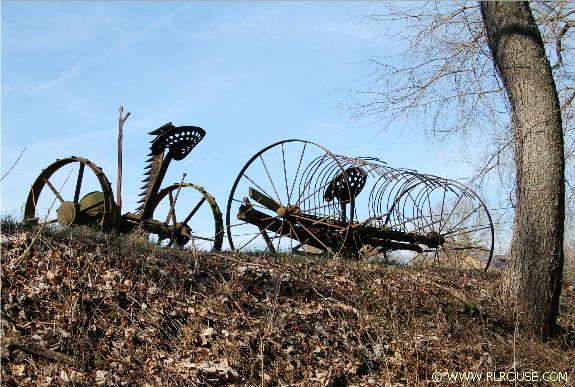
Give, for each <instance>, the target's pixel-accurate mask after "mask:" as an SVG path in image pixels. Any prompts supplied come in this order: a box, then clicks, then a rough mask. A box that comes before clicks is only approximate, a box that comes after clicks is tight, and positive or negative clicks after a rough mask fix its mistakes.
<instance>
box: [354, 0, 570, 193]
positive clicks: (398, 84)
mask: <svg viewBox="0 0 575 387" xmlns="http://www.w3.org/2000/svg"><path fill="white" fill-rule="evenodd" d="M531 6H532V9H533V14H534V17H535V20H536V22H537V24H538V25H539V26H540V29H541V36H542V39H543V42H544V44H545V50H546V53H547V56H548V57H549V58H550V61H551V64H552V69H553V77H554V79H555V83H556V85H557V91H558V94H559V100H560V104H561V109H562V116H563V129H564V132H565V141H566V145H567V146H566V152H567V153H566V158H567V160H568V161H570V160H572V159H574V158H575V155H574V154H573V152H574V150H575V147H574V146H573V145H575V101H574V99H575V39H574V37H575V3H573V2H572V1H555V2H536V3H532V4H531ZM383 7H384V10H383V12H382V13H380V14H372V15H369V16H366V19H367V20H368V21H370V22H372V23H373V24H374V26H375V27H376V28H378V29H380V28H383V29H384V30H383V32H382V33H381V37H382V38H384V39H386V40H388V41H394V42H398V43H399V44H398V46H402V47H405V50H403V51H401V52H399V53H398V54H397V55H389V56H385V57H384V56H380V57H376V56H374V57H371V58H369V59H368V60H367V64H368V66H369V70H368V71H369V75H370V77H369V78H370V79H371V80H372V81H373V83H372V84H371V86H370V87H368V88H366V89H365V90H361V91H357V90H353V91H350V94H349V95H350V104H351V106H350V107H351V111H353V112H354V117H355V118H360V119H368V120H372V121H373V122H376V123H377V125H378V126H379V127H380V128H381V129H382V130H384V129H386V128H388V127H389V126H390V125H391V124H392V123H397V122H398V119H399V118H402V119H404V120H403V122H404V123H405V124H404V125H409V126H410V128H413V127H414V126H416V124H415V123H417V122H426V123H428V122H429V117H432V122H431V126H430V127H427V128H425V131H426V133H427V134H429V135H430V137H432V138H433V139H435V140H437V141H443V140H446V139H448V138H453V137H455V138H457V139H459V140H464V141H468V142H471V143H473V142H476V141H479V140H481V141H483V142H487V143H488V144H489V145H488V146H487V148H486V149H484V150H483V152H482V154H481V155H480V157H478V159H479V160H482V161H483V162H482V163H480V164H478V165H477V168H476V175H475V176H474V177H475V180H476V181H478V182H480V181H481V180H482V179H483V178H484V177H485V176H486V175H488V174H489V173H490V172H494V171H496V172H499V173H500V174H501V177H502V179H503V181H504V182H507V183H508V184H511V185H513V173H512V171H513V166H514V163H513V146H512V144H513V139H512V131H511V121H510V111H511V107H510V105H509V103H508V100H507V97H506V95H505V89H504V87H503V85H502V83H501V80H500V78H499V76H498V74H497V72H496V71H495V68H494V66H493V63H494V62H493V57H492V54H491V51H490V49H489V46H488V44H487V36H486V32H485V28H484V25H483V20H482V17H481V12H480V7H479V4H478V3H469V2H459V3H454V2H436V3H429V2H427V3H410V4H408V5H407V6H406V5H405V4H398V3H393V2H392V3H385V4H384V5H383ZM382 26H383V27H382ZM406 63H407V64H408V65H405V64H406ZM454 113H455V114H454ZM405 118H409V119H408V120H405ZM569 171H572V172H571V173H568V176H570V177H575V169H574V168H573V164H571V163H570V164H569ZM571 186H573V184H572V185H571Z"/></svg>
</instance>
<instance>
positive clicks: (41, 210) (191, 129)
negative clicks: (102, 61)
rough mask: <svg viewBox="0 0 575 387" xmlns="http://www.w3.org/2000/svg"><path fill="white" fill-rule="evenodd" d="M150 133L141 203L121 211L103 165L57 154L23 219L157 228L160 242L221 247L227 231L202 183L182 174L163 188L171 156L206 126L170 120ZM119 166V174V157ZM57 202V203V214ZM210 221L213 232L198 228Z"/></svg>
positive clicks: (177, 156)
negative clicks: (60, 156) (61, 157)
mask: <svg viewBox="0 0 575 387" xmlns="http://www.w3.org/2000/svg"><path fill="white" fill-rule="evenodd" d="M128 114H129V113H128ZM120 115H122V108H120ZM120 117H121V116H120ZM126 118H127V116H126ZM123 120H125V118H124V119H123ZM122 123H123V121H122V118H121V123H120V140H119V141H120V143H121V124H122ZM149 134H150V135H152V136H154V138H153V140H152V141H151V143H152V144H151V146H150V154H148V157H149V159H148V160H147V162H148V163H149V164H148V166H147V167H146V171H145V173H144V177H145V178H144V180H143V183H145V184H144V186H143V187H142V188H141V190H142V192H141V193H140V196H142V198H141V200H140V201H139V202H138V203H140V206H139V207H138V208H137V209H136V210H135V212H134V213H130V212H128V213H125V214H121V204H120V205H119V204H117V202H118V203H121V196H120V195H119V194H118V200H117V202H116V201H115V200H114V195H113V192H112V188H111V184H110V182H109V180H108V179H107V177H106V175H104V172H102V169H101V168H100V167H98V166H97V165H96V164H94V163H92V162H91V161H90V160H88V159H85V158H82V157H76V156H72V157H68V158H65V159H60V160H57V161H56V162H54V163H53V164H51V165H49V166H48V167H47V168H45V169H44V170H43V171H42V173H41V174H40V175H39V176H38V177H37V179H36V181H35V182H34V184H33V185H32V188H31V190H30V193H29V194H28V199H27V201H26V206H25V209H24V220H25V221H27V222H34V223H37V222H47V223H57V224H59V225H61V226H71V225H88V226H92V227H97V228H99V229H101V230H102V231H105V232H109V231H117V232H128V231H131V230H134V229H136V228H140V229H142V230H143V231H145V232H148V233H150V234H154V235H155V236H156V237H157V242H158V243H159V244H164V245H167V246H171V245H176V246H191V245H193V246H194V247H196V248H200V249H205V250H220V249H221V247H222V242H223V235H224V231H223V221H222V214H221V212H220V210H219V208H218V205H217V203H216V201H215V199H214V198H213V197H212V196H211V195H210V194H209V193H208V192H207V191H206V190H205V189H204V188H202V187H200V186H199V185H196V184H192V183H186V182H184V181H183V179H182V181H181V182H180V183H175V184H172V185H170V186H168V187H165V188H163V189H161V187H162V182H163V180H164V176H165V174H166V171H167V169H168V167H169V165H170V162H171V161H172V160H183V159H184V158H185V157H186V156H187V155H188V154H189V153H190V152H191V151H192V150H193V149H194V147H195V146H196V145H198V143H199V142H200V141H201V140H202V139H203V137H204V136H205V131H204V130H203V129H202V128H199V127H195V126H178V127H176V126H174V125H172V123H171V122H170V123H167V124H165V125H163V126H162V127H160V128H158V129H156V130H154V131H152V132H150V133H149ZM119 159H120V160H121V147H120V152H119ZM118 168H119V171H118V175H119V176H121V162H120V163H119V166H118ZM184 177H185V174H184ZM120 182H121V178H120V177H119V178H118V183H120ZM118 186H120V184H118ZM53 206H57V207H56V208H57V209H56V211H55V216H54V215H53V214H52V213H53V212H52V211H51V210H52V207H53ZM207 222H213V224H214V226H213V228H212V230H213V232H212V231H209V232H203V231H202V233H199V232H198V230H205V227H204V226H205V224H206V223H207ZM196 225H198V226H199V227H196Z"/></svg>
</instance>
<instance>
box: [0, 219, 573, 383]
mask: <svg viewBox="0 0 575 387" xmlns="http://www.w3.org/2000/svg"><path fill="white" fill-rule="evenodd" d="M2 232H3V235H2V331H3V336H2V383H3V385H6V386H10V385H13V386H16V385H18V386H23V385H30V386H35V385H61V384H67V383H73V384H78V385H124V386H127V385H145V384H147V385H164V386H174V385H202V384H203V385H228V384H234V385H235V384H240V385H241V384H243V385H266V386H279V385H298V386H299V385H302V386H315V385H317V386H328V385H329V386H346V385H361V386H367V385H398V386H399V385H414V384H415V385H427V384H433V383H431V380H432V375H433V373H434V372H436V371H438V372H445V371H449V372H457V371H462V372H467V371H478V372H483V373H486V372H500V371H501V372H507V371H512V370H514V368H515V369H516V370H517V371H520V372H526V371H537V372H540V373H543V372H545V371H555V372H563V373H565V372H566V373H567V374H568V375H569V378H570V379H569V380H570V381H569V382H567V383H572V382H573V381H574V380H575V362H573V359H575V340H574V339H573V337H574V336H575V327H574V322H575V292H574V290H573V279H572V278H567V280H566V281H565V282H566V283H565V285H564V289H563V293H562V294H563V296H562V297H563V299H562V314H561V324H562V326H563V327H564V328H565V329H566V331H567V332H566V333H565V334H564V335H563V336H562V337H560V338H558V339H556V340H554V341H551V342H547V343H542V342H539V341H533V340H531V339H527V338H523V337H520V336H519V335H514V325H513V321H511V320H510V317H509V313H507V312H506V311H504V310H502V307H501V306H500V298H499V297H500V294H499V291H498V289H499V288H498V285H499V281H500V279H499V274H498V273H496V272H495V273H491V274H489V275H486V276H485V275H479V274H477V273H471V272H452V271H446V270H444V271H440V270H425V271H423V270H420V271H418V270H415V269H411V268H403V267H399V266H393V265H383V264H377V263H365V262H350V261H343V260H334V259H311V258H304V257H288V256H264V255H239V254H235V253H230V252H224V253H199V252H194V251H189V250H188V251H181V250H175V249H169V250H167V249H159V248H156V247H155V246H154V245H151V244H149V243H147V242H146V241H145V240H144V238H143V237H138V236H135V235H131V236H114V235H112V236H107V235H101V234H98V233H95V232H94V231H91V230H85V229H81V228H76V229H71V230H68V231H59V232H56V231H52V232H50V231H43V232H39V233H38V232H37V231H36V230H29V231H24V230H22V228H21V227H20V226H18V225H15V224H3V230H2ZM32 242H34V243H33V244H32V247H31V248H30V249H29V250H28V251H27V248H28V246H30V244H31V243H32ZM567 383H564V382H562V383H559V384H567ZM456 384H457V385H459V384H462V383H461V382H459V383H456ZM472 384H475V383H472Z"/></svg>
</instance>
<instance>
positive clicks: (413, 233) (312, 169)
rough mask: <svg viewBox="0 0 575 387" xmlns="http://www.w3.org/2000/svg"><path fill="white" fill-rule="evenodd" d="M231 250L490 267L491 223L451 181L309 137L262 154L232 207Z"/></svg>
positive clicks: (244, 176)
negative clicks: (336, 148) (344, 152)
mask: <svg viewBox="0 0 575 387" xmlns="http://www.w3.org/2000/svg"><path fill="white" fill-rule="evenodd" d="M226 228H227V236H228V241H229V244H230V248H232V249H235V250H238V251H260V252H261V251H268V252H272V253H274V252H276V253H280V252H281V253H290V254H305V255H313V254H318V255H322V254H326V253H327V254H337V255H340V256H347V257H380V258H381V259H386V258H388V256H389V255H391V254H394V258H395V259H397V260H399V261H401V262H403V263H406V264H422V265H439V266H452V267H455V266H456V267H466V266H467V265H471V266H472V267H473V268H475V269H481V270H486V269H487V267H488V266H489V263H490V261H491V258H492V256H493V247H494V229H493V223H492V220H491V216H490V214H489V212H488V210H487V207H486V206H485V204H484V203H483V201H482V200H481V199H480V198H479V196H477V195H476V194H475V193H474V192H473V191H472V190H471V189H469V188H467V187H465V186H464V185H462V184H460V183H458V182H456V181H453V180H449V179H444V178H441V177H437V176H431V175H426V174H421V173H417V172H416V171H413V170H408V169H397V168H391V167H389V166H387V165H386V164H385V163H384V162H382V161H380V160H378V159H375V158H350V157H346V156H341V155H336V154H333V153H331V152H330V151H329V150H327V149H326V148H324V147H322V146H320V145H318V144H315V143H312V142H309V141H303V140H286V141H281V142H278V143H275V144H272V145H270V146H268V147H266V148H264V149H262V150H261V151H259V152H258V153H256V154H255V155H254V156H253V157H252V158H251V159H250V160H249V161H248V162H247V164H245V166H244V167H243V168H242V170H241V171H240V173H239V175H238V176H237V178H236V180H235V182H234V184H233V186H232V190H231V192H230V196H229V199H228V203H227V211H226Z"/></svg>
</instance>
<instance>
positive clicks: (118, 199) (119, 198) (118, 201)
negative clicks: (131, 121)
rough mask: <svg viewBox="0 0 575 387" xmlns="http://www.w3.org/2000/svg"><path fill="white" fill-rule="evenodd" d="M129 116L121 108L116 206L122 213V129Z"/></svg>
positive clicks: (121, 107)
mask: <svg viewBox="0 0 575 387" xmlns="http://www.w3.org/2000/svg"><path fill="white" fill-rule="evenodd" d="M129 116H130V112H128V113H127V114H126V116H125V117H124V107H123V106H120V119H119V120H118V188H117V190H116V204H117V206H118V209H119V210H120V212H121V210H122V140H123V133H122V127H123V126H124V122H126V120H127V119H128V117H129Z"/></svg>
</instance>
